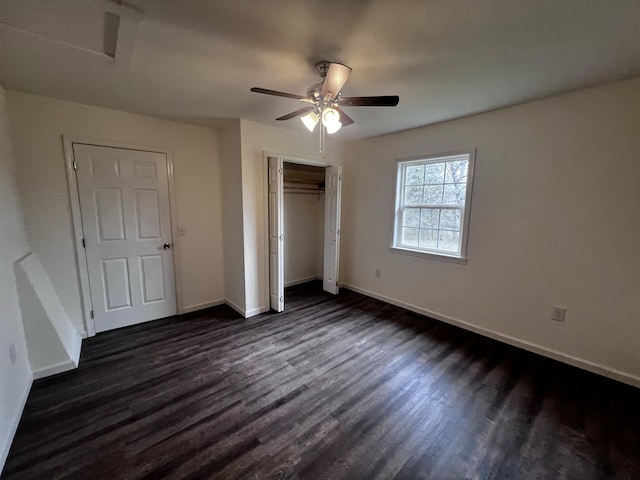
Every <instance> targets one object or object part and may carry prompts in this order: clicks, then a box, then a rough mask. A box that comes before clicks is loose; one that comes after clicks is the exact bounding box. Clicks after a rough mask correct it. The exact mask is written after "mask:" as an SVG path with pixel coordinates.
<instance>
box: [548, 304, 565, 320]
mask: <svg viewBox="0 0 640 480" xmlns="http://www.w3.org/2000/svg"><path fill="white" fill-rule="evenodd" d="M566 318H567V307H561V306H560V305H554V306H553V309H552V310H551V320H554V321H556V322H564V321H565V320H566Z"/></svg>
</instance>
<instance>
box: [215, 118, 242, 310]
mask: <svg viewBox="0 0 640 480" xmlns="http://www.w3.org/2000/svg"><path fill="white" fill-rule="evenodd" d="M220 162H221V174H222V179H223V182H222V206H223V209H222V211H223V215H222V218H223V224H222V234H223V239H224V295H225V299H226V301H227V303H228V304H229V305H231V306H232V307H233V308H234V309H236V310H238V312H240V313H242V314H244V306H245V288H244V286H245V282H244V242H243V239H242V156H241V141H240V120H234V121H233V122H232V124H231V125H228V126H227V127H225V128H222V129H220Z"/></svg>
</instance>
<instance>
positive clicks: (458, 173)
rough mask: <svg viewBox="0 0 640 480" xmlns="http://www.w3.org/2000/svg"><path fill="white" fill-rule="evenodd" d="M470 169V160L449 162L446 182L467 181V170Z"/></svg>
mask: <svg viewBox="0 0 640 480" xmlns="http://www.w3.org/2000/svg"><path fill="white" fill-rule="evenodd" d="M468 170H469V160H460V161H458V162H447V168H446V172H447V173H446V175H445V178H444V182H445V183H466V182H467V171H468Z"/></svg>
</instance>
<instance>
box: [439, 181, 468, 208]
mask: <svg viewBox="0 0 640 480" xmlns="http://www.w3.org/2000/svg"><path fill="white" fill-rule="evenodd" d="M466 191H467V186H466V185H464V184H459V183H454V184H452V185H445V186H444V200H443V202H442V203H443V204H444V205H460V206H464V198H465V194H466Z"/></svg>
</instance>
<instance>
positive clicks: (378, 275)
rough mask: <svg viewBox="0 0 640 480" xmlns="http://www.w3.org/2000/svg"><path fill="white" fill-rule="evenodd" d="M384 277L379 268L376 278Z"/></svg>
mask: <svg viewBox="0 0 640 480" xmlns="http://www.w3.org/2000/svg"><path fill="white" fill-rule="evenodd" d="M381 277H382V270H381V269H379V268H376V278H381Z"/></svg>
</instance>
